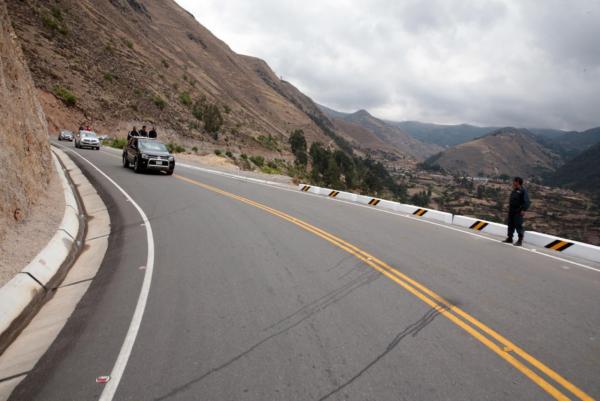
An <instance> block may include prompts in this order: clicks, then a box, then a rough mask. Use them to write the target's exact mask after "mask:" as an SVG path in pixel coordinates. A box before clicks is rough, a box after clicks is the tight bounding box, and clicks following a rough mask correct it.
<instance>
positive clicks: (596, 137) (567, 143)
mask: <svg viewBox="0 0 600 401" xmlns="http://www.w3.org/2000/svg"><path fill="white" fill-rule="evenodd" d="M541 142H542V144H544V145H545V146H547V147H548V148H550V149H552V150H553V151H554V152H556V153H558V154H560V155H561V156H563V157H564V158H565V159H572V158H573V157H575V156H577V155H578V154H580V153H581V152H583V151H585V150H586V149H588V148H590V147H591V146H593V145H595V144H597V143H599V142H600V127H596V128H591V129H588V130H586V131H582V132H576V131H572V132H566V133H565V132H562V133H561V135H556V136H553V137H544V138H542V139H541Z"/></svg>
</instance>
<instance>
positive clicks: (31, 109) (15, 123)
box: [0, 0, 52, 240]
mask: <svg viewBox="0 0 600 401" xmlns="http://www.w3.org/2000/svg"><path fill="white" fill-rule="evenodd" d="M0 104H1V105H2V106H1V107H0V122H1V124H0V165H1V166H2V168H1V169H0V188H2V190H1V191H0V194H1V195H0V240H1V239H2V237H3V236H4V232H5V230H6V227H7V226H8V225H10V224H13V223H15V222H16V221H18V220H21V219H24V218H26V217H27V215H28V213H29V210H30V207H31V205H32V204H33V203H34V202H35V201H36V200H37V199H38V198H39V196H40V195H41V194H42V193H43V191H44V189H45V188H46V186H47V184H48V181H49V178H50V172H51V171H52V163H51V157H50V148H49V145H48V137H47V132H48V129H47V126H46V118H45V116H44V113H43V111H42V108H41V107H40V104H39V103H38V101H37V99H36V92H35V87H34V85H33V82H32V80H31V75H30V73H29V70H28V69H27V66H26V64H25V61H24V58H23V54H22V53H21V50H20V47H19V44H18V43H17V41H16V35H15V33H14V31H13V29H12V26H11V23H10V21H9V18H8V14H7V10H6V4H5V3H4V0H0Z"/></svg>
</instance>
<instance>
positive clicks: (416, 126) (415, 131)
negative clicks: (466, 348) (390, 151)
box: [389, 121, 498, 147]
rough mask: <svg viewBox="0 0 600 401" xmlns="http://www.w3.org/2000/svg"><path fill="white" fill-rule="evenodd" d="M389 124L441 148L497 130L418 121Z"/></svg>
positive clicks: (467, 125)
mask: <svg viewBox="0 0 600 401" xmlns="http://www.w3.org/2000/svg"><path fill="white" fill-rule="evenodd" d="M389 124H391V125H394V126H396V127H398V128H400V129H401V130H403V131H405V132H407V133H408V134H409V135H410V136H412V137H413V138H416V139H418V140H420V141H421V142H425V143H432V144H435V145H439V146H443V147H451V146H455V145H459V144H461V143H465V142H468V141H470V140H472V139H475V138H478V137H480V136H484V135H486V134H489V133H490V132H493V131H495V130H497V129H498V128H495V127H477V126H475V125H469V124H460V125H442V124H430V123H422V122H418V121H401V122H391V121H390V122H389Z"/></svg>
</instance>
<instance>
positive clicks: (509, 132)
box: [425, 127, 562, 177]
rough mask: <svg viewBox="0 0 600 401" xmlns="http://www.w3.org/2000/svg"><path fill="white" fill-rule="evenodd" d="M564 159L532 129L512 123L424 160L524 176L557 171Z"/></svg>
mask: <svg viewBox="0 0 600 401" xmlns="http://www.w3.org/2000/svg"><path fill="white" fill-rule="evenodd" d="M561 163H562V159H561V158H560V156H558V155H557V154H555V153H553V152H552V151H550V150H549V149H548V148H546V147H544V146H543V145H542V144H540V143H539V142H538V141H537V138H536V136H535V135H534V134H533V133H531V132H530V131H527V130H524V129H517V128H511V127H507V128H500V129H498V130H496V131H493V132H491V133H489V134H487V135H484V136H482V137H480V138H477V139H474V140H471V141H469V142H465V143H462V144H460V145H456V146H454V147H452V148H450V149H447V150H445V151H443V152H441V153H439V154H437V155H435V156H433V157H431V158H429V159H428V160H427V161H426V162H425V164H426V165H428V166H430V167H436V166H439V167H441V168H442V169H444V170H446V171H450V172H455V173H463V174H467V175H470V176H499V175H502V174H507V175H511V176H516V175H522V176H525V177H529V176H532V175H541V174H543V173H548V172H550V171H554V170H555V169H556V168H557V167H558V166H560V164H561Z"/></svg>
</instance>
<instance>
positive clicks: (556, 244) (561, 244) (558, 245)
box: [546, 239, 573, 252]
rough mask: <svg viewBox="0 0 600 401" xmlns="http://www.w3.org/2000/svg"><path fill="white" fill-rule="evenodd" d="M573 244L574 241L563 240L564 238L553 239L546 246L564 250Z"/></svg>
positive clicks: (560, 250)
mask: <svg viewBox="0 0 600 401" xmlns="http://www.w3.org/2000/svg"><path fill="white" fill-rule="evenodd" d="M571 245H573V243H572V242H568V241H562V240H559V239H557V240H554V241H552V242H551V243H549V244H548V245H546V248H547V249H553V250H555V251H559V252H562V251H564V250H565V249H567V248H569V247H570V246H571Z"/></svg>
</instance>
